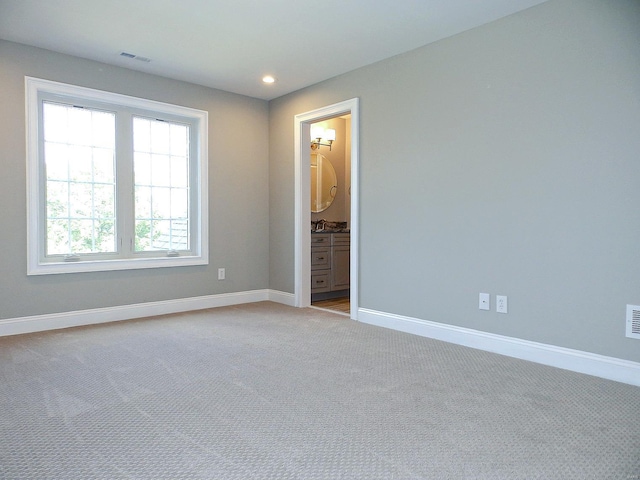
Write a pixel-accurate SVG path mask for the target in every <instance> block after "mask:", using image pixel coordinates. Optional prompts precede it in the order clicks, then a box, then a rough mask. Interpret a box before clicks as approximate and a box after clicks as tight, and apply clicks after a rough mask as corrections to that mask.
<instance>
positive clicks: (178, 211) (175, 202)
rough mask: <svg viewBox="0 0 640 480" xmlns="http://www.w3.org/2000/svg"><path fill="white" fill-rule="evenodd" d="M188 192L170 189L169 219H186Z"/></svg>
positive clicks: (181, 189)
mask: <svg viewBox="0 0 640 480" xmlns="http://www.w3.org/2000/svg"><path fill="white" fill-rule="evenodd" d="M188 216H189V192H188V191H187V190H186V189H183V188H172V189H171V218H175V219H179V218H185V219H186V218H188Z"/></svg>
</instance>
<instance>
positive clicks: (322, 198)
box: [311, 153, 338, 213]
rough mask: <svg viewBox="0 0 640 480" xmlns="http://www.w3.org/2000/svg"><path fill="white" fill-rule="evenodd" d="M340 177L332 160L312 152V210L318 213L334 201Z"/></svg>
mask: <svg viewBox="0 0 640 480" xmlns="http://www.w3.org/2000/svg"><path fill="white" fill-rule="evenodd" d="M337 191H338V177H337V176H336V171H335V170H334V168H333V165H331V162H330V161H329V160H328V159H327V158H326V157H324V156H323V155H321V154H319V153H312V154H311V211H312V212H313V213H318V212H322V211H324V210H326V209H327V208H329V206H330V205H331V204H332V203H333V199H334V198H336V192H337Z"/></svg>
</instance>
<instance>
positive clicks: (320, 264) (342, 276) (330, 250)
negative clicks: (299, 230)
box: [311, 233, 350, 294]
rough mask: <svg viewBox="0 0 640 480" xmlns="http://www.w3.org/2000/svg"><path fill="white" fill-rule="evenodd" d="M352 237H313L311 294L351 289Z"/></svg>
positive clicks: (333, 234) (330, 234) (320, 235)
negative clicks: (350, 261) (350, 259)
mask: <svg viewBox="0 0 640 480" xmlns="http://www.w3.org/2000/svg"><path fill="white" fill-rule="evenodd" d="M349 255H350V235H349V234H348V233H314V234H312V235H311V293H312V294H314V293H327V292H334V291H339V290H348V289H349V280H350V277H349V258H350V257H349Z"/></svg>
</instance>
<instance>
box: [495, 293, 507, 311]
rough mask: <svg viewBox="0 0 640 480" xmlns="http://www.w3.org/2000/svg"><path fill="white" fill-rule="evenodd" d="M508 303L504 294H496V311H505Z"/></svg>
mask: <svg viewBox="0 0 640 480" xmlns="http://www.w3.org/2000/svg"><path fill="white" fill-rule="evenodd" d="M507 309H508V304H507V296H506V295H496V312H498V313H507Z"/></svg>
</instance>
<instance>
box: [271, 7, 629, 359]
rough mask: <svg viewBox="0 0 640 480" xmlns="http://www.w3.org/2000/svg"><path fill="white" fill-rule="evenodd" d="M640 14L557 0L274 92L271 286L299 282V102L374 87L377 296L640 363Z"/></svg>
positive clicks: (371, 212) (368, 253) (372, 254)
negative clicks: (482, 301)
mask: <svg viewBox="0 0 640 480" xmlns="http://www.w3.org/2000/svg"><path fill="white" fill-rule="evenodd" d="M639 25H640V2H637V1H632V0H616V1H603V0H567V1H564V0H551V1H549V2H547V3H544V4H542V5H539V6H537V7H534V8H532V9H529V10H526V11H524V12H521V13H518V14H516V15H513V16H510V17H507V18H504V19H501V20H499V21H497V22H493V23H491V24H487V25H485V26H482V27H479V28H476V29H474V30H471V31H468V32H465V33H462V34H460V35H457V36H455V37H452V38H449V39H445V40H442V41H440V42H437V43H435V44H432V45H429V46H426V47H423V48H421V49H418V50H415V51H412V52H409V53H407V54H404V55H400V56H398V57H394V58H392V59H389V60H386V61H383V62H381V63H378V64H375V65H372V66H369V67H365V68H362V69H359V70H356V71H353V72H350V73H348V74H345V75H342V76H340V77H336V78H333V79H331V80H328V81H326V82H323V83H320V84H318V85H315V86H313V87H309V88H307V89H305V90H301V91H299V92H296V93H293V94H290V95H288V96H285V97H281V98H279V99H276V100H273V101H271V102H270V204H271V216H270V219H271V220H270V221H271V229H270V238H271V247H270V287H271V288H273V289H276V290H282V291H286V292H293V274H294V248H293V244H294V211H293V207H294V191H293V189H294V165H293V156H294V149H293V116H294V115H295V114H298V113H302V112H307V111H310V110H313V109H316V108H319V107H322V106H325V105H330V104H333V103H335V102H339V101H342V100H346V99H349V98H353V97H359V98H360V102H361V103H360V106H361V117H360V121H361V123H360V141H361V143H360V146H361V157H360V168H361V169H360V189H361V198H360V238H361V242H360V246H359V258H360V277H359V278H360V299H359V303H360V306H361V307H365V308H369V309H374V310H378V311H383V312H389V313H395V314H399V315H406V316H410V317H416V318H420V319H425V320H431V321H435V322H442V323H445V324H451V325H458V326H463V327H467V328H472V329H477V330H481V331H486V332H491V333H496V334H503V335H507V336H511V337H517V338H522V339H527V340H531V341H537V342H542V343H546V344H552V345H558V346H563V347H568V348H575V349H579V350H583V351H588V352H594V353H599V354H604V355H610V356H614V357H618V358H622V359H628V360H632V361H640V341H638V340H632V339H628V338H625V306H626V304H627V303H631V304H640V275H638V272H640V253H639V247H640V188H639V187H638V185H639V181H640V156H639V154H640V48H639V45H640V28H639V27H638V26H639ZM479 292H489V293H491V294H492V301H494V300H495V297H494V296H493V295H495V294H503V295H508V297H509V313H508V314H507V315H503V314H497V313H495V308H494V307H492V312H484V311H479V310H478V306H477V304H478V293H479Z"/></svg>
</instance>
